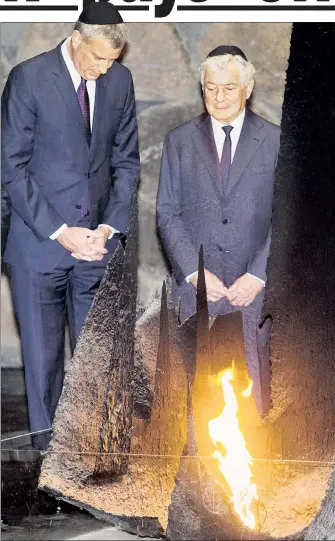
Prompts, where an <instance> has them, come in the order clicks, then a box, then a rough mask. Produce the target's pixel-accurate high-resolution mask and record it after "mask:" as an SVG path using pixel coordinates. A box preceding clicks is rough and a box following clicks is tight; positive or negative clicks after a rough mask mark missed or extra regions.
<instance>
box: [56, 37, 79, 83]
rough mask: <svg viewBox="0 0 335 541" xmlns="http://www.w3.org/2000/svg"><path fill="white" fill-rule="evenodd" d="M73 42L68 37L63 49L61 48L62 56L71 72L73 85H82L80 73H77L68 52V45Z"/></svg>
mask: <svg viewBox="0 0 335 541" xmlns="http://www.w3.org/2000/svg"><path fill="white" fill-rule="evenodd" d="M70 41H71V36H70V37H68V38H67V39H66V40H65V41H64V43H63V44H62V47H61V51H62V55H63V58H64V62H65V64H66V67H67V69H68V70H69V72H70V75H71V79H72V81H73V83H78V85H79V84H80V81H81V76H80V75H79V73H78V72H77V70H76V67H75V65H74V63H73V61H72V59H71V57H70V55H69V52H68V50H67V44H68V43H70Z"/></svg>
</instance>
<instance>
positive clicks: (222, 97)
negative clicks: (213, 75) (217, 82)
mask: <svg viewBox="0 0 335 541" xmlns="http://www.w3.org/2000/svg"><path fill="white" fill-rule="evenodd" d="M225 97H226V92H225V90H224V88H219V89H218V91H217V93H216V101H217V102H219V103H221V102H223V101H224V100H225Z"/></svg>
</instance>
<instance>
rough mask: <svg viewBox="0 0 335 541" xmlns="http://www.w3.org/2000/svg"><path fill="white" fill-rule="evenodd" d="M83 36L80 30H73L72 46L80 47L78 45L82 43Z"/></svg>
mask: <svg viewBox="0 0 335 541" xmlns="http://www.w3.org/2000/svg"><path fill="white" fill-rule="evenodd" d="M82 42H83V37H82V35H81V33H80V32H78V30H73V32H72V47H73V48H74V49H78V47H79V46H80V45H81V44H82Z"/></svg>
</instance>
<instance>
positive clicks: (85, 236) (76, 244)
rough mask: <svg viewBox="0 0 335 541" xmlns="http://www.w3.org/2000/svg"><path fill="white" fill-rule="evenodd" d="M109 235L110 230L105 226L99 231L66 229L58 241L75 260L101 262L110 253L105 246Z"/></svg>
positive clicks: (82, 228)
mask: <svg viewBox="0 0 335 541" xmlns="http://www.w3.org/2000/svg"><path fill="white" fill-rule="evenodd" d="M109 235H110V229H109V228H108V227H105V226H102V227H99V228H98V229H88V228H86V227H66V228H65V229H64V231H62V233H61V234H60V235H59V236H58V237H57V240H58V242H59V243H60V244H61V245H62V246H63V247H64V248H65V249H66V250H68V251H69V252H71V255H72V257H74V258H75V259H81V260H83V261H101V260H102V259H103V257H104V255H105V254H107V252H108V250H106V248H105V244H106V242H107V239H108V237H109Z"/></svg>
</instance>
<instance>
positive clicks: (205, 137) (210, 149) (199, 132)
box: [191, 113, 222, 201]
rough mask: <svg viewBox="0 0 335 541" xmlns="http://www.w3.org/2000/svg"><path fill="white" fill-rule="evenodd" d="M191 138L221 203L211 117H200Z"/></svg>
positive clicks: (206, 115) (219, 170) (217, 158)
mask: <svg viewBox="0 0 335 541" xmlns="http://www.w3.org/2000/svg"><path fill="white" fill-rule="evenodd" d="M191 137H192V140H193V143H194V145H195V147H196V149H197V151H198V153H199V154H200V157H201V159H202V161H203V162H204V164H205V167H206V169H207V171H208V173H209V176H210V177H211V180H212V182H213V186H214V189H215V192H216V195H217V196H218V198H219V200H220V201H222V191H221V189H220V188H221V166H220V160H219V157H218V153H217V149H216V145H215V140H214V135H213V128H212V123H211V117H210V116H209V115H208V114H207V113H204V114H203V115H202V117H201V118H200V121H199V123H198V124H197V129H196V130H195V131H194V132H193V133H192V135H191Z"/></svg>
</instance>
